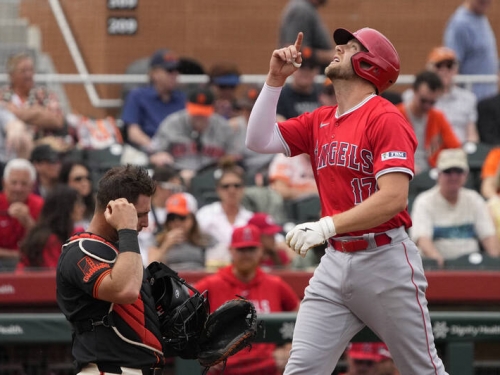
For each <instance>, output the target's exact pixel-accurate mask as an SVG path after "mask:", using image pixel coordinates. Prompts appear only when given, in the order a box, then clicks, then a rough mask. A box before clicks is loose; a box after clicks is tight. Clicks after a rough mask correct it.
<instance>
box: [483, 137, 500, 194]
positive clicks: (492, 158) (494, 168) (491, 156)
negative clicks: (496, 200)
mask: <svg viewBox="0 0 500 375" xmlns="http://www.w3.org/2000/svg"><path fill="white" fill-rule="evenodd" d="M499 171H500V146H498V147H493V148H492V149H491V150H490V151H489V152H488V154H487V155H486V158H485V159H484V163H483V167H482V168H481V195H482V196H483V197H484V198H485V199H490V198H492V197H494V196H495V195H496V194H498V193H499V190H498V186H497V183H496V181H497V175H498V173H499Z"/></svg>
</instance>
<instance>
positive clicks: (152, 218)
mask: <svg viewBox="0 0 500 375" xmlns="http://www.w3.org/2000/svg"><path fill="white" fill-rule="evenodd" d="M153 180H154V181H155V184H156V190H155V192H154V194H153V196H152V197H151V210H150V211H149V214H148V226H147V227H146V228H143V229H142V230H141V231H140V232H139V235H138V239H139V245H140V248H141V255H142V261H143V263H144V265H145V266H147V265H148V264H149V260H148V259H149V256H148V251H149V248H151V247H152V246H155V245H156V235H157V234H158V233H160V231H161V230H162V229H163V224H164V223H165V219H166V218H167V210H166V207H165V203H166V201H167V199H168V197H170V196H171V195H173V194H176V193H180V192H182V191H184V190H185V186H184V184H183V182H182V179H181V177H180V175H179V172H178V171H177V170H176V169H174V168H172V167H171V166H169V165H162V166H159V167H155V168H154V169H153Z"/></svg>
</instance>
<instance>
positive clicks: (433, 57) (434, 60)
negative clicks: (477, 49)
mask: <svg viewBox="0 0 500 375" xmlns="http://www.w3.org/2000/svg"><path fill="white" fill-rule="evenodd" d="M443 61H451V62H456V61H457V55H456V54H455V51H453V50H452V49H451V48H448V47H443V46H441V47H434V48H433V49H432V51H431V53H429V56H428V57H427V62H428V63H429V64H434V65H435V64H439V63H441V62H443Z"/></svg>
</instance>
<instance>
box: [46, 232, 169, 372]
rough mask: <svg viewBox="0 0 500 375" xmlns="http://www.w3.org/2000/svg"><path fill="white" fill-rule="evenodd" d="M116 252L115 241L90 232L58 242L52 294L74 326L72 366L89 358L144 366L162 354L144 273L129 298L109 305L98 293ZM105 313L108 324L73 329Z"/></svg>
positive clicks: (95, 320) (126, 365)
mask: <svg viewBox="0 0 500 375" xmlns="http://www.w3.org/2000/svg"><path fill="white" fill-rule="evenodd" d="M118 252H119V250H118V248H117V247H116V246H115V245H114V244H112V243H110V242H107V241H106V240H105V239H104V238H102V237H100V236H97V235H94V234H90V233H80V234H78V235H75V236H73V237H71V238H70V239H69V240H68V241H67V242H66V244H65V245H64V246H63V251H62V253H61V256H60V258H59V263H58V266H57V274H56V284H57V291H56V296H57V303H58V305H59V308H60V309H61V311H62V312H63V314H64V315H65V316H66V319H68V320H69V322H70V323H71V324H72V325H73V329H75V331H77V332H76V334H75V335H74V339H73V350H72V352H73V356H74V357H75V360H76V363H77V368H81V367H83V366H85V365H87V364H88V363H90V362H92V363H97V364H102V363H108V364H115V365H119V366H125V367H132V368H143V367H153V366H154V365H157V364H160V363H161V362H162V361H163V360H164V359H163V358H162V357H163V356H162V354H161V350H162V342H161V333H160V328H159V321H158V317H157V314H156V309H155V307H154V301H153V297H152V295H151V288H150V285H149V283H148V281H147V280H146V278H145V277H144V280H143V286H142V288H141V292H140V295H139V297H138V298H137V300H136V301H135V302H134V303H133V304H125V305H120V304H113V306H112V304H111V303H110V302H107V301H103V300H100V299H98V298H97V290H98V288H99V284H100V283H101V281H102V280H103V278H104V277H105V276H106V275H108V274H109V273H110V272H111V268H112V267H113V262H114V259H113V258H116V256H117V254H118ZM111 306H112V307H113V309H112V310H113V311H112V313H113V314H111V312H110V307H111ZM108 314H109V319H108V321H112V323H111V325H112V327H110V326H109V325H108V326H104V325H98V326H95V327H93V328H92V327H91V326H89V327H88V328H85V329H78V326H80V327H82V326H85V327H87V326H88V322H89V321H90V319H92V320H93V321H94V322H97V321H101V320H103V317H104V316H107V315H108ZM78 331H80V332H78ZM117 332H119V333H120V335H121V336H123V337H125V338H126V339H127V340H128V341H125V340H124V339H122V338H121V337H120V336H119V335H118V334H117ZM134 343H139V345H137V344H134Z"/></svg>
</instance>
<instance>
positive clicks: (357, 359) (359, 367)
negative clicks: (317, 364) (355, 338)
mask: <svg viewBox="0 0 500 375" xmlns="http://www.w3.org/2000/svg"><path fill="white" fill-rule="evenodd" d="M345 355H346V359H347V372H346V373H344V374H342V375H377V363H378V361H379V360H380V355H379V343H376V342H351V343H350V344H349V346H348V347H347V350H346V353H345Z"/></svg>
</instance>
